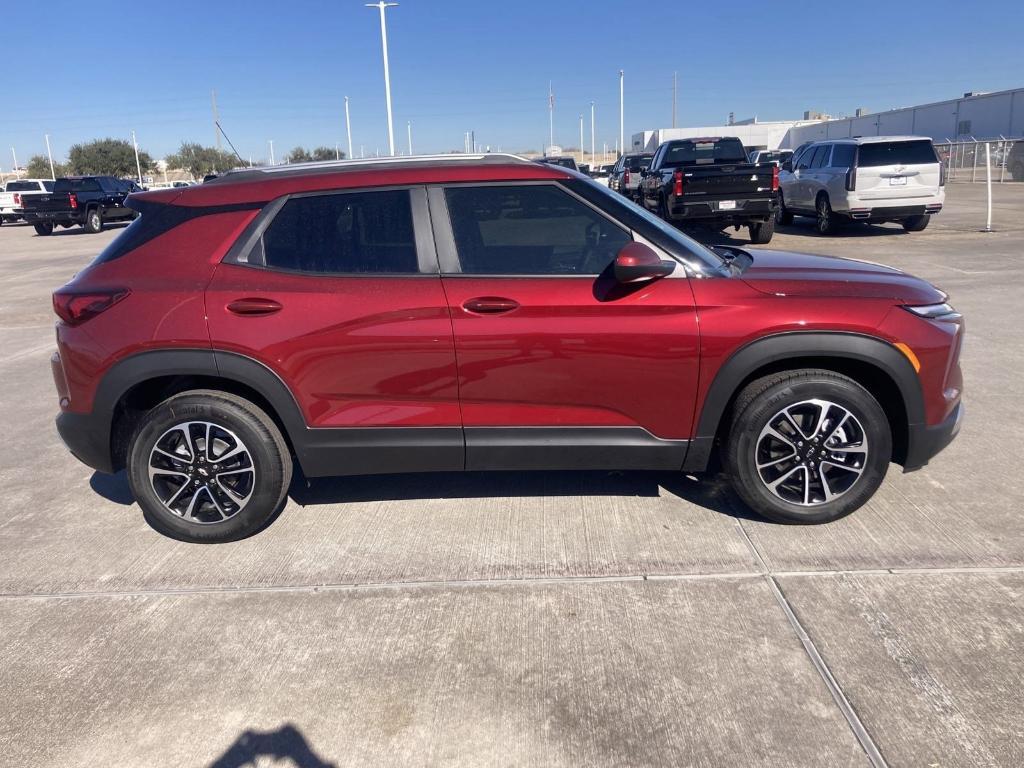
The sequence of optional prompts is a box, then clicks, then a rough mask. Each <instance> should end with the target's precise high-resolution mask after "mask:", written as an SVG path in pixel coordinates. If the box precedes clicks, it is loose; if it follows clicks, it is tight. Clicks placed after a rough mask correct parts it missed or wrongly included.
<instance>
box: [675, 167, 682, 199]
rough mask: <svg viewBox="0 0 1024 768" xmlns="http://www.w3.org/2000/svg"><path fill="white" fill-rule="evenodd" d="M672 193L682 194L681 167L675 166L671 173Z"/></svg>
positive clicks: (678, 195)
mask: <svg viewBox="0 0 1024 768" xmlns="http://www.w3.org/2000/svg"><path fill="white" fill-rule="evenodd" d="M672 194H673V195H675V196H676V197H682V195H683V171H682V169H681V168H676V172H675V173H673V174H672Z"/></svg>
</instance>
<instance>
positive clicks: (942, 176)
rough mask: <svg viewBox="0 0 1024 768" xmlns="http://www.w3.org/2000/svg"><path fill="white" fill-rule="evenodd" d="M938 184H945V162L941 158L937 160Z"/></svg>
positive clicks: (941, 185) (942, 185)
mask: <svg viewBox="0 0 1024 768" xmlns="http://www.w3.org/2000/svg"><path fill="white" fill-rule="evenodd" d="M939 186H940V187H944V186H946V164H945V163H944V162H942V161H941V160H940V161H939Z"/></svg>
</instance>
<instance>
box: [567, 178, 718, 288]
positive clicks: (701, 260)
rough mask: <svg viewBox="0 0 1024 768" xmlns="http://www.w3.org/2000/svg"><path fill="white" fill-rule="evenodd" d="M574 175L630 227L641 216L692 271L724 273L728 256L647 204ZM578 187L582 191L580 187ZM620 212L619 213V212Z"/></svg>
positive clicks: (660, 242) (654, 238)
mask: <svg viewBox="0 0 1024 768" xmlns="http://www.w3.org/2000/svg"><path fill="white" fill-rule="evenodd" d="M577 176H578V177H579V178H580V180H581V181H583V182H585V183H586V192H587V194H586V196H587V197H591V198H592V197H593V196H594V194H595V193H597V194H599V195H600V196H601V201H600V203H598V202H597V201H596V200H595V201H594V203H595V205H598V206H599V207H600V208H603V209H604V210H605V211H608V212H609V213H611V215H613V216H615V218H617V219H618V220H620V221H621V222H622V223H623V224H625V225H626V226H628V227H630V228H631V229H634V228H635V223H636V219H640V220H642V222H643V224H647V225H650V227H652V228H655V229H656V230H657V235H658V236H654V233H649V234H650V239H651V240H652V241H654V242H655V243H656V244H657V245H659V246H661V247H662V248H664V249H665V250H667V251H669V252H670V253H671V254H672V255H673V256H676V257H678V258H679V260H680V261H682V262H683V263H684V264H685V265H686V266H687V267H689V268H690V269H691V270H693V271H694V272H696V273H698V274H702V275H707V274H722V273H723V265H724V264H725V263H726V261H727V260H726V259H723V258H722V257H721V256H719V255H718V254H717V253H715V252H714V251H712V250H711V249H710V248H706V247H704V246H703V245H701V244H700V243H698V242H697V241H696V240H694V239H693V238H690V237H687V236H686V235H684V234H683V233H682V232H680V231H679V230H678V229H676V228H675V227H673V226H672V225H671V224H669V223H668V222H666V221H663V220H662V219H660V218H658V217H657V216H655V215H654V214H653V213H651V212H650V211H648V210H647V209H646V208H644V207H642V206H639V205H637V204H636V203H634V202H632V201H630V200H628V199H627V198H625V197H623V196H622V195H620V194H619V193H618V192H612V191H611V190H610V189H608V187H606V186H604V185H603V184H598V183H596V182H595V181H594V180H593V179H591V178H590V177H588V176H583V175H582V174H577ZM573 189H575V187H573ZM579 191H581V192H582V190H579ZM613 208H614V209H615V211H616V212H615V213H612V209H613ZM620 212H621V215H619V213H620ZM641 234H643V233H641Z"/></svg>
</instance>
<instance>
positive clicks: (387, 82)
mask: <svg viewBox="0 0 1024 768" xmlns="http://www.w3.org/2000/svg"><path fill="white" fill-rule="evenodd" d="M365 5H366V7H367V8H376V9H378V10H379V11H380V44H381V48H382V49H383V51H384V96H385V100H386V101H387V105H388V147H389V148H390V149H391V154H392V156H393V155H394V154H395V128H394V124H393V123H392V121H391V72H390V70H389V69H388V25H387V22H386V21H385V20H384V9H385V8H393V7H394V6H396V5H398V3H385V2H384V0H380V1H379V2H376V3H365Z"/></svg>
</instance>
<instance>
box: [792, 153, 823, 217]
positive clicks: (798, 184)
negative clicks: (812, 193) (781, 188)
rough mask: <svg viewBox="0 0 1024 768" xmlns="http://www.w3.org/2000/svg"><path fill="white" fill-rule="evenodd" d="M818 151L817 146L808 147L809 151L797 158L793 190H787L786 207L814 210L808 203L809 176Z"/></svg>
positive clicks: (794, 168) (794, 167) (811, 204)
mask: <svg viewBox="0 0 1024 768" xmlns="http://www.w3.org/2000/svg"><path fill="white" fill-rule="evenodd" d="M816 151H817V146H816V145H811V146H809V147H807V149H805V150H804V151H803V152H801V153H800V157H799V158H797V160H796V164H795V165H794V166H793V185H792V190H786V197H787V202H786V205H788V206H789V207H790V208H798V209H800V210H812V209H813V208H814V205H813V203H809V202H808V194H809V191H808V179H807V176H808V175H809V173H810V170H809V169H810V167H811V160H813V159H814V153H815V152H816Z"/></svg>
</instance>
